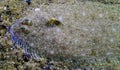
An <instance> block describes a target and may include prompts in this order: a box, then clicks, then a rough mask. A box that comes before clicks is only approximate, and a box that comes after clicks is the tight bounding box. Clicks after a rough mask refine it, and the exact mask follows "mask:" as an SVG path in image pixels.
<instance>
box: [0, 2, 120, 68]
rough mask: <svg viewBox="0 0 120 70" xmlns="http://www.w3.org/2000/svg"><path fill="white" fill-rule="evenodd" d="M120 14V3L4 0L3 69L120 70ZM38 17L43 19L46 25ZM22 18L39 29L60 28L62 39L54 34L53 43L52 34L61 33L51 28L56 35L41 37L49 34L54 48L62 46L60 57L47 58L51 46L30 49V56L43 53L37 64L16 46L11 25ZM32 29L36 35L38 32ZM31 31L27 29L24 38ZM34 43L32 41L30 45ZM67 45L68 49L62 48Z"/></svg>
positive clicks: (0, 21) (0, 5) (0, 28)
mask: <svg viewBox="0 0 120 70" xmlns="http://www.w3.org/2000/svg"><path fill="white" fill-rule="evenodd" d="M119 12H120V0H80V1H79V0H40V1H39V0H32V1H31V4H30V5H28V4H27V3H26V2H25V1H24V0H1V1H0V70H120V67H119V66H120V54H119V53H120V30H119V27H120V13H119ZM35 15H40V16H42V17H45V18H46V19H47V20H46V22H47V23H46V22H43V21H42V20H39V18H38V17H36V16H35ZM24 17H27V18H28V19H31V21H32V22H33V23H36V24H39V23H41V22H43V23H45V25H46V26H48V28H49V27H51V28H53V27H54V25H55V26H57V27H60V29H61V30H62V31H63V34H61V33H60V34H59V35H55V36H56V39H55V41H54V40H53V39H54V35H53V33H54V31H55V30H57V28H53V30H52V29H51V31H53V32H47V31H45V32H42V34H46V33H50V36H51V38H50V39H52V40H53V41H54V42H55V45H56V42H57V46H61V43H62V47H57V48H56V47H54V48H53V50H55V52H54V53H57V54H53V51H52V52H50V53H52V55H51V54H49V50H50V49H51V48H50V47H49V48H44V47H40V48H44V49H32V50H31V49H29V47H28V48H27V50H28V51H29V50H31V51H30V52H32V54H36V52H34V53H33V51H37V52H42V53H43V55H40V58H39V59H35V58H34V57H32V55H28V54H26V51H25V49H26V48H25V49H24V48H20V45H18V44H15V43H14V42H15V40H12V38H11V35H12V34H11V32H10V29H11V26H12V25H14V24H15V23H17V22H16V21H18V19H21V18H22V19H24ZM33 18H34V19H33ZM40 19H41V18H40ZM59 24H62V26H59ZM27 25H28V24H27ZM16 28H19V27H16ZM16 28H15V29H16ZM36 28H37V27H36ZM30 29H32V30H35V27H34V26H33V27H32V28H30ZM38 29H39V28H38ZM32 30H30V31H32ZM44 30H45V29H44V28H43V31H44ZM14 31H15V30H14ZM58 31H59V29H58ZM28 32H29V30H28V31H24V32H23V33H25V34H26V33H27V34H28ZM19 33H21V32H18V34H17V35H18V36H20V35H19ZM40 33H41V32H39V31H38V34H36V37H37V39H38V37H39V36H40V37H41V35H39V34H40ZM64 34H66V35H64ZM37 35H38V36H37ZM62 35H63V36H62ZM21 37H22V36H21ZM21 37H19V38H21ZM44 37H45V36H43V37H41V38H44ZM63 37H64V39H63ZM22 39H23V38H22ZM31 39H32V38H31V36H30V38H28V39H26V40H29V41H30V40H31ZM37 39H33V40H34V41H36V42H34V44H36V45H37V44H38V43H39V42H37ZM45 39H46V38H45ZM26 40H25V41H26ZM59 40H62V42H61V41H59ZM42 41H44V39H42ZM30 42H31V41H30ZM45 42H46V41H45ZM54 42H50V43H54ZM59 42H60V44H58V43H59ZM67 42H69V44H68V45H67V46H66V45H64V44H66V43H67ZM47 43H49V42H47ZM46 45H47V44H46V43H45V46H46ZM50 45H51V44H50ZM50 45H49V46H50ZM39 46H40V45H39ZM52 46H53V45H52ZM34 47H35V45H34ZM36 48H38V47H36ZM66 50H67V52H66ZM61 51H62V52H64V53H62V54H63V55H62V54H61V53H59V52H61ZM65 53H67V54H65ZM69 55H70V56H69ZM63 56H65V57H63ZM66 56H67V57H66ZM60 57H61V58H60Z"/></svg>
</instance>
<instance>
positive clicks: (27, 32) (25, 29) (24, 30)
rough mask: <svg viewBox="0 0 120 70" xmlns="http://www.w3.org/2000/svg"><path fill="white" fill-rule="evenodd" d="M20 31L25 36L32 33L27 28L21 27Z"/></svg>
mask: <svg viewBox="0 0 120 70" xmlns="http://www.w3.org/2000/svg"><path fill="white" fill-rule="evenodd" d="M20 29H21V31H22V32H23V33H24V34H29V33H30V31H29V30H28V29H27V28H25V27H21V28H20Z"/></svg>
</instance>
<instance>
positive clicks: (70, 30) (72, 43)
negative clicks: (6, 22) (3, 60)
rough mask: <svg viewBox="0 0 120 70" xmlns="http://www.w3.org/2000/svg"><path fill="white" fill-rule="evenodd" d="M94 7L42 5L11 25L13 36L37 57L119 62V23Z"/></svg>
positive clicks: (74, 61)
mask: <svg viewBox="0 0 120 70" xmlns="http://www.w3.org/2000/svg"><path fill="white" fill-rule="evenodd" d="M88 4H89V3H88ZM56 7H57V8H56ZM80 7H81V8H80ZM98 7H99V8H98ZM85 8H87V9H85ZM95 8H96V9H97V10H96V9H89V6H82V4H64V5H59V4H58V5H57V4H56V5H52V4H51V5H50V6H48V7H44V6H40V10H39V11H37V12H35V11H32V12H31V13H30V14H28V15H27V16H26V17H24V18H21V19H19V20H17V21H16V22H15V24H13V25H12V26H11V28H10V33H11V38H12V40H13V41H14V42H15V43H16V44H17V45H19V46H20V47H21V48H23V49H24V50H25V52H26V53H29V54H30V55H31V56H33V57H35V58H40V57H49V58H51V59H52V60H58V61H66V62H67V61H68V60H70V61H71V63H75V64H76V63H78V65H80V64H81V62H80V61H78V60H81V59H82V58H83V59H85V60H88V59H89V58H90V60H88V62H89V63H93V64H96V62H98V63H97V64H98V65H104V64H109V63H112V62H113V63H118V62H119V41H120V40H119V38H120V35H119V33H120V31H119V27H120V24H119V22H118V20H117V19H115V18H116V17H111V16H112V15H114V14H112V13H111V12H109V11H108V10H106V11H103V9H102V8H101V7H100V6H96V7H95ZM68 11H69V12H68ZM94 11H96V13H94ZM59 24H60V25H59ZM112 58H113V59H112ZM114 59H115V60H114ZM83 63H84V62H83ZM73 66H75V65H74V64H73Z"/></svg>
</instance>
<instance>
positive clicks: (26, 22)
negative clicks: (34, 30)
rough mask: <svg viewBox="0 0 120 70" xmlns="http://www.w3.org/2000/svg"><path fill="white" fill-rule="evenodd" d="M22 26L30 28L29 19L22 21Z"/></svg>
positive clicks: (30, 22)
mask: <svg viewBox="0 0 120 70" xmlns="http://www.w3.org/2000/svg"><path fill="white" fill-rule="evenodd" d="M21 24H22V25H27V26H32V21H30V20H29V19H24V20H23V21H22V22H21Z"/></svg>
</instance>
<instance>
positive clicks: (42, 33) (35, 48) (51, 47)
mask: <svg viewBox="0 0 120 70" xmlns="http://www.w3.org/2000/svg"><path fill="white" fill-rule="evenodd" d="M36 17H37V18H36ZM25 19H28V20H29V21H31V20H34V21H38V22H37V23H34V21H32V22H33V23H32V25H31V26H28V25H24V24H22V22H23V21H24V20H25ZM47 21H48V19H47V18H45V17H43V16H42V15H35V16H34V17H33V18H28V17H25V18H22V19H19V20H17V22H15V24H14V25H12V26H11V28H10V33H11V38H12V40H13V41H14V42H15V43H16V44H18V45H19V46H20V47H21V48H23V49H24V50H25V52H26V53H29V54H31V55H32V56H34V57H37V56H44V55H46V54H47V53H48V54H50V55H57V54H59V53H62V54H63V56H64V55H66V54H69V53H68V49H66V48H67V47H66V46H68V44H70V43H69V41H68V43H65V42H67V40H65V39H67V35H65V32H64V31H63V30H62V27H59V26H54V27H48V26H46V25H45V24H46V23H47ZM22 28H25V30H28V31H29V33H28V34H26V33H25V32H23V31H22ZM66 34H67V33H66ZM45 53H46V54H45ZM36 55H37V56H36Z"/></svg>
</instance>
